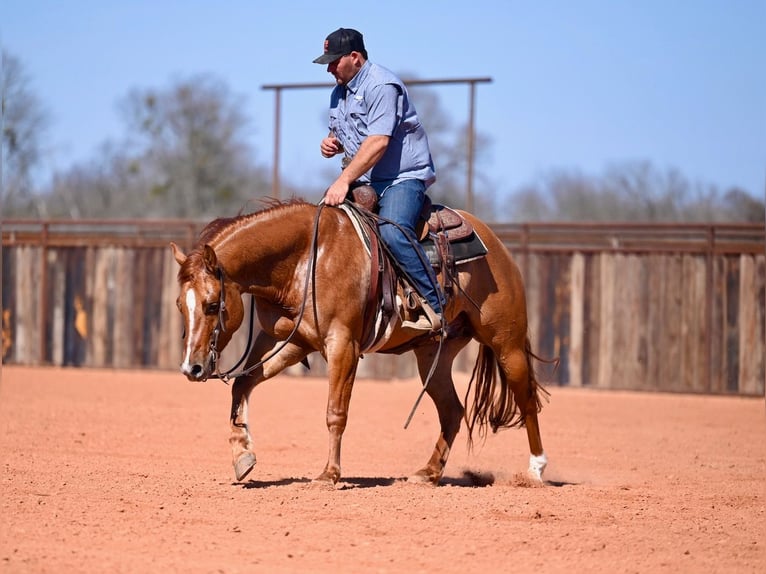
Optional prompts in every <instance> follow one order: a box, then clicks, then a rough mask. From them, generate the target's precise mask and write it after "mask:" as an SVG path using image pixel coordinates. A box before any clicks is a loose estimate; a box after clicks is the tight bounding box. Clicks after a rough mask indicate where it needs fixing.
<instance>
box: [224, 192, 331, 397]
mask: <svg viewBox="0 0 766 574" xmlns="http://www.w3.org/2000/svg"><path fill="white" fill-rule="evenodd" d="M324 207H325V204H324V203H322V204H320V205H319V208H318V209H317V213H316V216H315V217H314V227H313V231H312V236H311V246H310V247H309V267H308V270H307V273H306V282H305V283H304V285H303V301H302V302H301V308H300V310H299V311H298V318H297V320H296V321H295V326H294V327H293V330H292V331H290V334H289V335H288V336H287V338H286V339H285V340H284V341H282V343H281V344H280V345H278V346H277V348H276V349H274V350H273V351H272V352H271V353H269V354H268V355H266V357H264V358H263V359H261V360H260V361H258V362H257V363H255V364H254V365H251V366H249V367H247V368H245V369H242V370H241V371H238V372H235V370H236V369H237V367H239V365H241V364H242V363H243V362H244V361H245V360H246V359H247V357H248V356H249V354H250V351H251V350H252V344H253V331H254V328H253V327H254V323H255V321H254V319H255V301H251V304H250V328H249V332H248V336H247V347H246V348H245V352H244V353H243V354H242V356H241V357H240V359H239V361H237V362H236V364H235V365H234V366H233V367H232V368H230V369H229V370H228V371H226V372H224V373H221V372H220V371H219V370H218V357H219V355H220V353H219V352H218V336H219V335H220V333H221V332H222V331H225V330H226V329H225V327H224V322H223V312H224V310H225V308H226V301H225V294H224V289H223V278H224V272H223V269H222V268H221V267H220V266H219V267H218V279H219V280H220V282H221V294H220V296H219V298H218V303H219V308H218V323H217V324H216V326H215V329H213V334H212V336H211V338H210V359H211V361H212V362H213V365H214V366H215V372H214V373H213V374H211V375H210V378H211V379H221V380H222V381H223V382H224V383H226V384H229V379H231V378H237V377H243V376H247V375H249V374H250V373H252V372H253V371H255V370H256V369H259V368H261V367H262V366H263V364H264V363H265V362H266V361H268V360H269V359H271V358H272V357H274V356H276V354H277V353H279V351H281V350H282V349H284V348H285V346H286V345H287V344H288V343H289V342H290V340H291V339H292V338H293V337H294V336H295V333H297V332H298V327H300V324H301V321H302V320H303V314H304V312H305V311H306V301H307V300H308V292H309V284H310V282H311V278H312V277H313V274H314V269H315V266H316V256H317V240H318V237H319V215H320V214H321V213H322V209H324Z"/></svg>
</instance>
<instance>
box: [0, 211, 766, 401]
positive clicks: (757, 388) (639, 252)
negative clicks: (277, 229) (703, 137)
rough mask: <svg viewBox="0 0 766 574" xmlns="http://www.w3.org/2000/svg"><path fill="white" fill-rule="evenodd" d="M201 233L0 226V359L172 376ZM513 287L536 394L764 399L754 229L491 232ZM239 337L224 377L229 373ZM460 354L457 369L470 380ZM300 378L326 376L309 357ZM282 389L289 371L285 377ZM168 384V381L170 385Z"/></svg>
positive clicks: (604, 227)
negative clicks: (521, 298) (177, 251)
mask: <svg viewBox="0 0 766 574" xmlns="http://www.w3.org/2000/svg"><path fill="white" fill-rule="evenodd" d="M201 227H202V224H200V223H197V222H188V221H43V222H24V221H4V222H2V245H3V253H2V308H3V360H4V362H6V363H18V364H30V365H39V364H53V365H71V366H87V367H113V368H138V367H146V368H161V369H175V368H177V364H178V361H179V359H180V354H181V347H180V337H181V321H180V318H181V316H180V314H179V313H178V311H177V310H176V307H175V298H176V296H177V291H178V287H177V283H176V278H175V276H176V271H177V264H176V263H175V261H174V260H173V257H172V255H171V253H170V250H169V248H168V243H169V242H170V241H175V242H177V243H179V244H180V245H182V246H184V247H185V248H187V249H189V248H190V247H191V245H192V243H193V240H194V238H195V237H196V235H197V233H198V232H199V230H200V229H201ZM493 228H494V230H495V231H496V232H497V234H498V235H499V236H500V238H501V239H502V240H503V242H504V243H505V245H506V246H507V247H508V249H509V250H510V251H511V252H512V253H513V255H514V257H516V260H517V262H518V263H519V266H520V268H521V269H522V273H523V275H524V278H525V282H526V290H527V303H528V308H529V315H530V329H529V331H530V337H531V340H532V345H533V348H534V349H535V351H536V353H537V354H538V355H540V356H542V357H558V358H559V366H558V368H557V369H556V370H553V369H551V368H550V367H549V366H546V365H545V364H544V363H541V364H540V366H539V370H540V374H541V378H542V380H543V381H545V382H548V383H553V384H562V385H573V386H590V387H598V388H604V389H640V390H659V391H679V392H695V393H717V394H744V395H760V396H763V394H764V380H765V379H766V372H765V369H766V367H765V365H764V348H765V347H766V334H765V331H766V310H765V307H766V256H765V255H764V252H765V251H766V248H765V247H766V246H765V243H764V226H763V225H648V224H647V225H641V224H525V225H515V224H514V225H510V224H509V225H495V226H493ZM245 331H246V329H245V328H244V327H243V328H241V329H240V331H239V332H238V333H237V335H236V336H235V339H234V340H233V341H232V343H231V345H230V348H229V349H227V351H226V353H225V354H224V357H223V360H224V364H226V362H227V361H229V362H230V363H233V362H235V361H236V360H237V359H238V358H239V353H240V352H241V350H242V349H243V348H244V346H245V340H246V333H245ZM474 356H475V345H473V346H469V348H468V349H467V350H466V351H465V352H464V353H463V354H461V356H460V357H459V358H458V361H457V363H456V368H458V369H460V370H464V371H470V369H471V367H472V365H473V358H474ZM311 363H312V370H311V373H312V374H315V375H323V374H324V373H325V370H324V364H323V362H322V360H321V358H319V357H318V356H317V357H311ZM290 372H291V373H293V374H299V373H302V372H303V367H294V368H292V369H291V371H290ZM415 372H416V371H415V365H414V359H413V358H412V356H411V355H410V354H407V355H403V356H401V357H396V356H393V357H392V356H389V355H385V356H384V355H372V356H366V357H365V358H364V359H363V360H362V362H361V365H360V370H359V376H360V377H374V378H391V377H410V376H414V375H415ZM179 376H180V375H179Z"/></svg>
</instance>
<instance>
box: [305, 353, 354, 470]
mask: <svg viewBox="0 0 766 574" xmlns="http://www.w3.org/2000/svg"><path fill="white" fill-rule="evenodd" d="M358 362H359V354H358V351H357V345H354V344H353V343H352V342H351V341H347V342H336V344H333V345H332V348H328V352H327V365H328V377H329V384H330V388H329V393H328V396H327V430H328V431H329V434H330V437H329V438H330V448H329V453H328V455H327V464H326V465H325V468H324V471H322V474H320V475H319V476H318V477H316V478H315V479H314V482H315V483H318V484H329V485H334V484H336V483H337V482H338V480H339V479H340V445H341V440H342V438H343V431H344V430H346V422H347V421H348V406H349V403H350V401H351V391H352V390H353V388H354V378H355V377H356V367H357V364H358Z"/></svg>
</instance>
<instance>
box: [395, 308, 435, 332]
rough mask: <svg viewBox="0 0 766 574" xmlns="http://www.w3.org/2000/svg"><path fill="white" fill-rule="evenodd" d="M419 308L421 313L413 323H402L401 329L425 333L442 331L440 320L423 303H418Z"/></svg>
mask: <svg viewBox="0 0 766 574" xmlns="http://www.w3.org/2000/svg"><path fill="white" fill-rule="evenodd" d="M420 308H421V310H422V311H423V312H422V313H421V314H419V315H418V318H417V319H416V320H415V321H402V328H403V329H414V330H415V331H427V332H430V333H438V332H439V331H441V329H442V318H441V315H439V314H438V313H437V312H436V311H434V310H433V309H432V308H431V306H430V305H429V304H428V303H426V302H425V301H423V300H421V301H420Z"/></svg>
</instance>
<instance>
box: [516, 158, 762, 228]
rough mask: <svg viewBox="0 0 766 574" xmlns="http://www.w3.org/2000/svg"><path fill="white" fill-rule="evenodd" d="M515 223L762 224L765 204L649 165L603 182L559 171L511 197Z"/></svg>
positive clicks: (615, 169)
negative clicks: (727, 222)
mask: <svg viewBox="0 0 766 574" xmlns="http://www.w3.org/2000/svg"><path fill="white" fill-rule="evenodd" d="M507 205H508V206H509V207H508V208H507V209H506V210H505V211H506V213H505V214H504V215H506V216H507V218H508V219H511V220H515V221H644V222H676V221H677V222H683V221H685V222H712V221H731V222H734V221H738V222H751V223H753V222H760V221H763V220H764V204H763V202H761V201H758V200H757V199H756V198H754V197H752V196H750V195H748V194H747V193H746V192H745V191H743V190H740V189H736V188H733V189H731V190H729V191H727V192H726V193H723V194H722V193H721V192H720V191H719V190H718V188H716V187H715V186H712V185H705V184H702V183H692V182H690V181H689V180H688V179H687V178H686V177H684V176H683V175H682V174H681V173H680V172H679V171H678V170H677V169H668V170H666V171H660V170H658V169H656V168H655V167H654V166H652V165H651V164H650V163H649V162H637V163H626V164H621V165H614V166H611V167H610V168H609V169H607V170H606V172H605V174H604V175H602V176H591V175H585V174H583V173H581V172H579V171H575V172H572V171H565V170H554V171H552V172H551V173H549V174H548V175H547V176H545V177H544V178H543V179H542V180H541V181H540V182H538V183H536V184H531V185H527V186H524V187H522V188H520V189H519V190H517V191H516V192H514V193H512V194H510V196H509V201H508V202H507Z"/></svg>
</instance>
